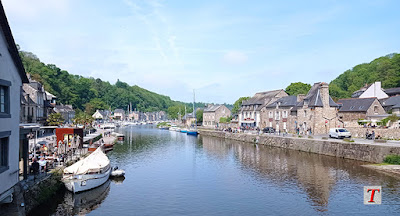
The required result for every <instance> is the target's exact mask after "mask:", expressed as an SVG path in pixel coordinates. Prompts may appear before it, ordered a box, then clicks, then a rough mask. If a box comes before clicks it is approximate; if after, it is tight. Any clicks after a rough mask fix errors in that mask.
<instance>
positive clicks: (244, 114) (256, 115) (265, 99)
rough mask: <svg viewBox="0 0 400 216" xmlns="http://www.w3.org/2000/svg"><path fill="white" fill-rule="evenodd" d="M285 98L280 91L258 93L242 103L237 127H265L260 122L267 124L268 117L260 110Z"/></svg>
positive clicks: (284, 93)
mask: <svg viewBox="0 0 400 216" xmlns="http://www.w3.org/2000/svg"><path fill="white" fill-rule="evenodd" d="M285 96H288V94H287V93H286V92H285V91H284V90H283V89H280V90H274V91H266V92H258V93H256V94H255V95H254V96H253V97H252V98H250V99H248V100H246V101H243V102H242V107H241V109H240V111H239V114H238V121H239V126H249V127H265V126H266V125H265V124H262V122H267V121H268V119H269V117H268V116H262V115H261V109H262V108H264V107H265V106H267V105H269V104H271V103H273V102H275V101H276V100H278V99H279V98H281V97H285ZM203 121H204V119H203Z"/></svg>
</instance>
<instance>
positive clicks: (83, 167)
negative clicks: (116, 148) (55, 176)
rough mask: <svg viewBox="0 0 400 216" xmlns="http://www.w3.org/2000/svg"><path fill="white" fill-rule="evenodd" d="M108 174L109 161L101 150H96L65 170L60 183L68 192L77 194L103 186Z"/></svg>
mask: <svg viewBox="0 0 400 216" xmlns="http://www.w3.org/2000/svg"><path fill="white" fill-rule="evenodd" d="M110 172H111V166H110V160H109V159H108V157H107V155H105V154H104V153H103V151H102V150H101V148H97V149H96V151H94V152H93V153H91V154H90V155H89V156H87V157H86V158H85V159H82V160H80V161H78V162H76V163H74V164H72V165H71V166H69V167H67V168H65V169H64V175H63V178H62V181H63V182H64V185H65V187H66V188H67V189H68V190H69V191H71V192H73V193H77V192H80V191H85V190H90V189H92V188H96V187H98V186H100V185H102V184H104V182H106V181H107V179H108V178H109V177H110Z"/></svg>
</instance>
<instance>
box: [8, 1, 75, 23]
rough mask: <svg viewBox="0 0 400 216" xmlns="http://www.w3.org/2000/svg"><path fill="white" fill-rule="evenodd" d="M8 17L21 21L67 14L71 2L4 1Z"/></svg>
mask: <svg viewBox="0 0 400 216" xmlns="http://www.w3.org/2000/svg"><path fill="white" fill-rule="evenodd" d="M2 3H3V5H4V8H5V10H6V12H7V15H9V14H10V15H12V16H15V17H18V18H21V19H36V18H40V16H41V15H42V14H43V13H50V12H51V13H53V14H57V15H61V14H65V13H66V12H67V11H68V9H69V0H56V1H54V0H35V1H32V0H3V1H2Z"/></svg>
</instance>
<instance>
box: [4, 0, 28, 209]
mask: <svg viewBox="0 0 400 216" xmlns="http://www.w3.org/2000/svg"><path fill="white" fill-rule="evenodd" d="M0 27H1V30H2V31H1V32H0V35H1V36H0V203H8V202H11V201H12V193H13V186H14V185H15V184H16V183H17V182H18V175H19V120H20V103H21V88H22V83H28V78H27V76H26V74H25V70H24V67H23V65H22V62H21V59H20V57H19V55H18V49H17V47H16V45H15V42H14V38H13V36H12V33H11V29H10V27H9V25H8V21H7V17H6V15H5V12H4V8H3V5H2V3H1V1H0ZM0 208H1V207H0Z"/></svg>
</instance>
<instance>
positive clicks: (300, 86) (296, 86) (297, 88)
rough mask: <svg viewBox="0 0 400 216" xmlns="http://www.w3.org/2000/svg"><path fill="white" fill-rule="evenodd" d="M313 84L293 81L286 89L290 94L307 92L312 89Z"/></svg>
mask: <svg viewBox="0 0 400 216" xmlns="http://www.w3.org/2000/svg"><path fill="white" fill-rule="evenodd" d="M310 89H311V85H310V84H307V83H302V82H296V83H291V84H290V85H289V86H288V87H286V89H285V91H286V93H287V94H288V95H298V94H307V93H308V91H310Z"/></svg>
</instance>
